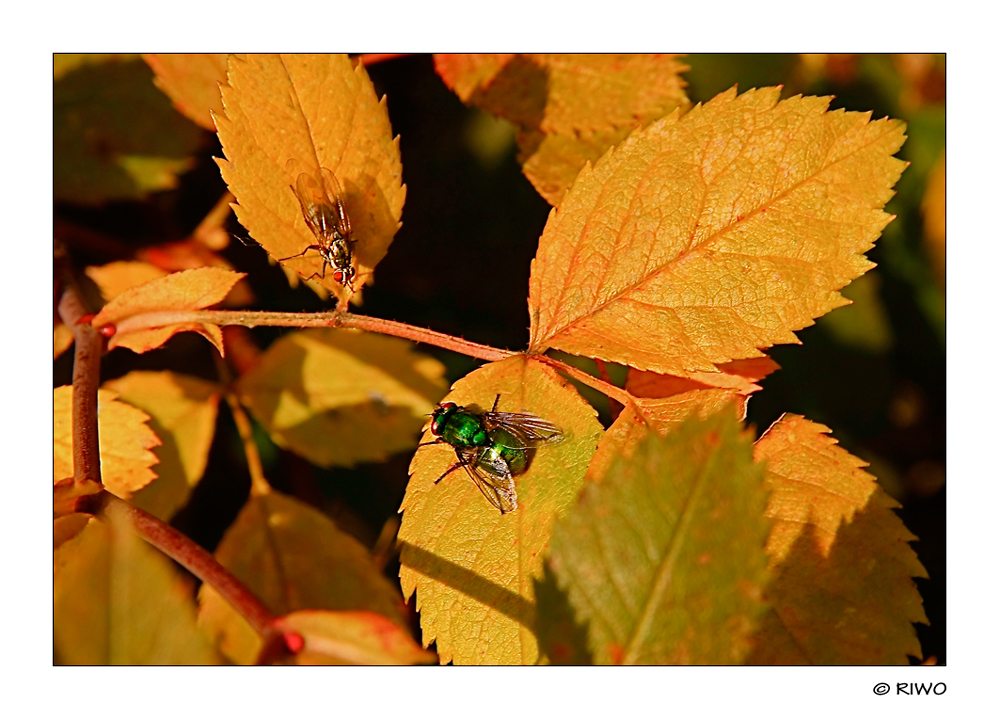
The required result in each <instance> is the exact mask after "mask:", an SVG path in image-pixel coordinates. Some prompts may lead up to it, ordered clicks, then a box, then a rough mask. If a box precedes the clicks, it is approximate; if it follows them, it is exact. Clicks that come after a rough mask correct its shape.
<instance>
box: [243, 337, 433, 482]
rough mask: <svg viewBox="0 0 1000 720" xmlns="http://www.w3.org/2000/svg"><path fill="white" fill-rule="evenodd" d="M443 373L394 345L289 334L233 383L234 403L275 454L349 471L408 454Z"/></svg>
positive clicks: (393, 341) (409, 348)
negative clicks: (255, 423) (253, 422)
mask: <svg viewBox="0 0 1000 720" xmlns="http://www.w3.org/2000/svg"><path fill="white" fill-rule="evenodd" d="M443 375H444V366H443V365H442V364H441V363H439V362H438V361H437V360H435V359H433V358H431V357H428V356H426V355H422V354H420V353H417V352H415V351H414V350H413V345H412V343H410V342H408V341H406V340H400V339H399V338H392V337H385V336H381V335H373V334H370V333H359V332H355V331H353V330H332V329H331V330H328V329H321V330H303V331H300V332H294V333H289V334H288V335H285V336H284V337H283V338H281V339H280V340H278V341H277V342H275V343H274V344H273V345H271V347H269V348H268V349H267V352H265V353H264V355H263V356H262V357H261V358H260V361H259V362H258V363H257V364H256V365H255V366H254V368H253V369H252V370H251V371H250V372H248V373H246V374H245V375H243V377H241V378H240V381H239V385H238V390H239V393H240V401H241V402H242V403H243V404H244V405H246V406H247V407H248V408H249V409H250V412H252V413H253V416H254V417H255V418H256V419H257V421H258V422H259V423H260V424H261V425H263V426H264V428H265V429H266V430H267V431H268V433H269V434H270V435H271V437H272V438H273V439H274V441H275V442H276V443H277V444H278V445H280V446H281V447H284V448H287V449H289V450H292V451H293V452H296V453H298V454H299V455H301V456H302V457H304V458H306V459H307V460H309V461H310V462H312V463H315V464H316V465H323V466H326V467H329V466H331V465H340V466H348V467H350V466H353V465H355V464H357V463H359V462H371V461H376V460H384V459H385V458H386V457H387V456H388V455H389V454H390V453H394V452H399V451H400V450H406V449H408V448H412V447H413V446H414V445H415V444H416V443H415V439H416V438H415V435H416V433H417V432H418V431H419V430H420V426H421V425H422V424H423V423H424V422H425V421H426V419H427V415H428V414H429V413H430V412H431V410H433V409H434V404H435V403H436V402H437V400H438V399H439V398H440V397H441V395H442V394H443V393H444V390H445V385H444V381H443Z"/></svg>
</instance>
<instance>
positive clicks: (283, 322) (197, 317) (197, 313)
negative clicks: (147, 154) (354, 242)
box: [117, 310, 515, 362]
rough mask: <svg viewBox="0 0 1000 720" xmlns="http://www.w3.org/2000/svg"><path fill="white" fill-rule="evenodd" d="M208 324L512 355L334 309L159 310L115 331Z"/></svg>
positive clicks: (475, 354) (481, 356) (491, 356)
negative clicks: (329, 330)
mask: <svg viewBox="0 0 1000 720" xmlns="http://www.w3.org/2000/svg"><path fill="white" fill-rule="evenodd" d="M187 323H207V324H211V325H241V326H243V327H260V326H265V325H268V326H275V327H300V328H305V327H334V328H356V329H358V330H366V331H368V332H374V333H379V334H381V335H393V336H395V337H401V338H405V339H407V340H413V341H414V342H420V343H424V344H426V345H435V346H437V347H441V348H445V349H446V350H452V351H454V352H457V353H461V354H463V355H469V356H470V357H475V358H479V359H481V360H488V361H491V362H493V361H497V360H503V359H505V358H508V357H510V356H511V355H514V354H515V353H513V352H511V351H510V350H500V349H499V348H495V347H490V346H489V345H480V344H479V343H474V342H470V341H468V340H463V339H462V338H457V337H454V336H453V335H446V334H445V333H440V332H437V331H435V330H428V329H427V328H419V327H414V326H413V325H407V324H405V323H400V322H395V321H393V320H382V319H381V318H373V317H366V316H364V315H353V314H351V313H348V312H341V311H339V310H335V311H332V312H325V313H279V312H267V311H260V312H252V311H242V310H182V311H160V312H148V313H140V314H138V315H133V316H132V317H129V318H126V319H124V320H122V321H121V322H119V323H118V324H117V328H118V332H119V333H125V332H136V331H138V330H148V329H150V328H155V327H164V326H167V325H178V324H187Z"/></svg>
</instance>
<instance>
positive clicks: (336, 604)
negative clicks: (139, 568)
mask: <svg viewBox="0 0 1000 720" xmlns="http://www.w3.org/2000/svg"><path fill="white" fill-rule="evenodd" d="M215 557H216V559H217V560H218V561H219V562H220V563H221V564H222V565H223V566H224V567H225V568H226V569H227V570H229V572H231V573H232V574H233V575H235V576H236V578H237V579H238V580H240V582H242V583H243V584H244V585H245V586H246V587H247V589H248V590H250V591H251V592H252V593H253V594H254V595H256V596H257V597H258V598H259V599H260V600H261V602H263V603H264V605H265V606H266V607H267V608H268V609H269V610H270V611H271V612H272V613H273V614H275V615H287V614H288V613H290V612H292V611H294V610H371V611H372V612H376V613H379V614H380V615H384V616H386V617H387V618H389V619H390V620H392V621H394V622H396V623H398V624H400V625H404V624H405V622H404V616H403V610H402V600H401V598H400V597H399V592H398V591H397V590H396V589H395V588H394V587H393V585H392V583H391V582H389V580H388V579H387V578H386V577H385V576H383V575H382V573H381V572H380V571H379V569H378V568H377V567H376V566H375V564H374V563H373V562H372V559H371V556H370V554H369V553H368V550H367V549H366V548H365V547H364V546H363V545H361V543H359V542H358V541H357V540H355V539H354V538H353V537H351V536H350V535H348V534H347V533H345V532H343V531H341V530H339V529H338V528H337V526H336V525H335V524H334V522H333V520H331V519H330V518H329V517H327V516H326V515H324V514H323V513H321V512H319V511H317V510H314V509H313V508H311V507H309V506H308V505H305V504H303V503H301V502H299V501H298V500H295V499H293V498H290V497H288V496H287V495H282V494H281V493H278V492H274V491H272V492H269V493H267V494H264V495H259V496H252V497H251V498H250V499H249V500H248V501H247V504H246V505H244V506H243V509H242V510H241V511H240V514H239V516H238V517H237V518H236V522H234V523H233V524H232V526H231V527H230V528H229V530H227V531H226V534H225V536H224V537H223V538H222V542H221V543H220V544H219V547H218V549H217V550H216V551H215ZM198 600H199V602H200V605H201V608H200V610H199V621H200V622H201V623H202V624H203V626H205V627H206V628H208V629H209V630H210V632H211V633H212V634H213V636H214V637H215V638H216V640H217V642H218V643H219V644H220V648H221V650H222V652H223V653H225V655H226V656H227V657H229V658H230V659H232V660H233V661H234V662H237V663H241V664H249V663H252V662H254V660H255V659H256V658H257V655H258V653H259V652H260V649H261V643H260V637H259V636H258V635H257V633H256V632H254V630H253V629H252V628H251V627H250V625H249V624H248V623H247V622H246V620H244V619H243V617H242V616H240V615H238V614H237V613H236V611H235V610H233V609H232V607H230V606H229V605H228V604H227V603H226V601H225V600H223V599H222V597H221V596H220V595H219V594H218V593H217V592H216V591H215V590H214V589H213V588H211V587H209V586H207V585H203V586H202V588H201V590H200V592H199V594H198Z"/></svg>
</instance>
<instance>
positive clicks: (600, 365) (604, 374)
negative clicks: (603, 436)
mask: <svg viewBox="0 0 1000 720" xmlns="http://www.w3.org/2000/svg"><path fill="white" fill-rule="evenodd" d="M594 363H595V364H596V365H597V372H598V374H599V375H600V376H601V380H603V381H604V382H606V383H608V384H612V383H611V376H610V375H609V374H608V366H607V364H606V363H605V362H604V361H603V360H601V359H600V358H594ZM624 409H625V405H623V404H622V403H620V402H618V401H617V400H615V399H614V398H613V397H610V396H609V397H608V410H610V411H611V421H612V422H614V421H615V420H617V419H618V416H619V415H621V413H622V410H624Z"/></svg>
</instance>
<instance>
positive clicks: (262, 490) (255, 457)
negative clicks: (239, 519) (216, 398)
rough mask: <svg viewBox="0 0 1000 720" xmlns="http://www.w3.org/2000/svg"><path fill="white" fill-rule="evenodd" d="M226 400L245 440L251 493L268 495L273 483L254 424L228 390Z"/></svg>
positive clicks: (244, 446) (244, 445)
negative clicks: (262, 456) (261, 453)
mask: <svg viewBox="0 0 1000 720" xmlns="http://www.w3.org/2000/svg"><path fill="white" fill-rule="evenodd" d="M226 402H227V403H229V409H230V410H231V411H232V413H233V421H234V422H235V423H236V431H237V432H238V433H239V435H240V439H241V440H242V441H243V453H244V454H245V455H246V458H247V469H248V470H249V471H250V494H251V495H253V496H259V495H266V494H268V493H269V492H271V485H270V483H268V482H267V478H265V477H264V464H263V463H262V462H261V461H260V452H259V451H258V450H257V443H255V442H254V440H253V426H252V425H251V424H250V418H248V417H247V414H246V411H245V410H244V409H243V406H242V405H240V401H239V400H237V399H236V396H235V395H234V394H233V393H232V392H230V391H228V390H227V391H226Z"/></svg>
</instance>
